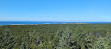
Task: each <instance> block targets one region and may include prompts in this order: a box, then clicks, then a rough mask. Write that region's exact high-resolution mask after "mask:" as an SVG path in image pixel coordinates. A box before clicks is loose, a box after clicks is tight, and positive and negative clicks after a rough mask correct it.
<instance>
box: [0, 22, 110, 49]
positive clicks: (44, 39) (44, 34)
mask: <svg viewBox="0 0 111 49" xmlns="http://www.w3.org/2000/svg"><path fill="white" fill-rule="evenodd" d="M0 49H111V24H43V25H7V26H0Z"/></svg>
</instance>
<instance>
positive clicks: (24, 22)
mask: <svg viewBox="0 0 111 49" xmlns="http://www.w3.org/2000/svg"><path fill="white" fill-rule="evenodd" d="M70 23H87V24H110V23H111V22H40V21H0V25H16V24H17V25H19V24H24V25H25V24H26V25H29V24H70Z"/></svg>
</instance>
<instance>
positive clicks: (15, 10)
mask: <svg viewBox="0 0 111 49" xmlns="http://www.w3.org/2000/svg"><path fill="white" fill-rule="evenodd" d="M0 21H58V22H111V1H110V0H0Z"/></svg>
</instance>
